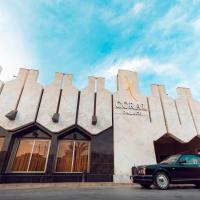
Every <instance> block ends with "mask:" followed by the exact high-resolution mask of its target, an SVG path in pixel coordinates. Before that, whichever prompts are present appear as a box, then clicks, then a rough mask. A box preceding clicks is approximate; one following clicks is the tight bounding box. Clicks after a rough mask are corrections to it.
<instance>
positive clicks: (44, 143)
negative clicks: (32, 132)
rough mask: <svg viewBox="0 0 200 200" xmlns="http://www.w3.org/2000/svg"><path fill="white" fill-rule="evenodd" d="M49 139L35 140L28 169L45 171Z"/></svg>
mask: <svg viewBox="0 0 200 200" xmlns="http://www.w3.org/2000/svg"><path fill="white" fill-rule="evenodd" d="M49 145H50V141H48V140H35V144H34V148H33V153H32V156H31V162H30V166H29V169H28V171H34V172H37V171H40V172H43V171H45V167H46V161H47V157H48V152H49Z"/></svg>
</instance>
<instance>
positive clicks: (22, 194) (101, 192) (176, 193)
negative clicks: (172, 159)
mask: <svg viewBox="0 0 200 200" xmlns="http://www.w3.org/2000/svg"><path fill="white" fill-rule="evenodd" d="M68 199H69V200H129V199H130V200H137V199H139V200H142V199H145V200H146V199H153V200H157V199H158V200H161V199H162V200H165V199H166V200H171V199H179V200H180V199H185V200H196V199H198V200H199V199H200V190H199V189H195V188H191V187H184V188H172V189H170V190H168V191H160V190H155V189H149V190H146V189H141V188H140V187H124V188H119V187H114V188H113V187H105V188H104V187H99V188H98V187H93V188H79V189H65V188H54V189H51V188H48V189H21V190H19V189H18V190H13V189H8V190H5V189H4V190H3V189H0V200H68Z"/></svg>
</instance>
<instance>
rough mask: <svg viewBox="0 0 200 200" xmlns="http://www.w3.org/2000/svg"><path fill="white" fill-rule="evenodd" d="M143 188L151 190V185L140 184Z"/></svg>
mask: <svg viewBox="0 0 200 200" xmlns="http://www.w3.org/2000/svg"><path fill="white" fill-rule="evenodd" d="M140 185H141V186H142V187H143V188H145V189H149V188H150V187H151V184H140Z"/></svg>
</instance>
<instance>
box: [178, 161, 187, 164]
mask: <svg viewBox="0 0 200 200" xmlns="http://www.w3.org/2000/svg"><path fill="white" fill-rule="evenodd" d="M178 163H179V164H180V165H182V164H185V163H187V161H186V160H180V161H179V162H178Z"/></svg>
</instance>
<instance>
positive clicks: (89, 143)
mask: <svg viewBox="0 0 200 200" xmlns="http://www.w3.org/2000/svg"><path fill="white" fill-rule="evenodd" d="M61 141H68V142H73V155H72V164H71V171H70V172H67V171H65V172H58V171H56V167H57V162H58V153H59V145H60V142H61ZM76 142H87V144H88V159H87V170H86V171H87V173H89V172H90V159H91V151H90V150H91V142H90V141H89V140H69V139H60V140H58V148H57V153H56V163H55V170H54V171H55V173H59V174H63V173H65V174H82V173H83V172H75V171H73V166H74V161H75V146H76Z"/></svg>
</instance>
